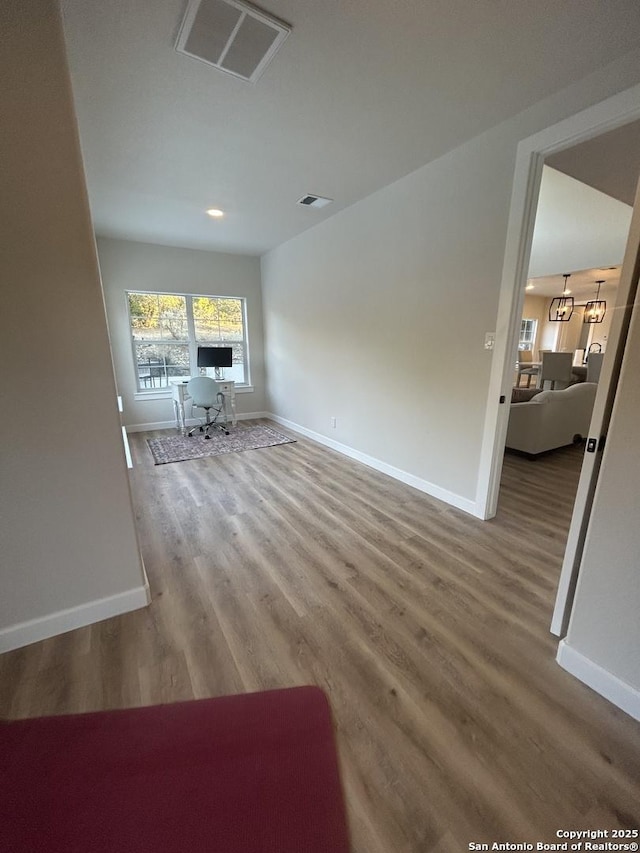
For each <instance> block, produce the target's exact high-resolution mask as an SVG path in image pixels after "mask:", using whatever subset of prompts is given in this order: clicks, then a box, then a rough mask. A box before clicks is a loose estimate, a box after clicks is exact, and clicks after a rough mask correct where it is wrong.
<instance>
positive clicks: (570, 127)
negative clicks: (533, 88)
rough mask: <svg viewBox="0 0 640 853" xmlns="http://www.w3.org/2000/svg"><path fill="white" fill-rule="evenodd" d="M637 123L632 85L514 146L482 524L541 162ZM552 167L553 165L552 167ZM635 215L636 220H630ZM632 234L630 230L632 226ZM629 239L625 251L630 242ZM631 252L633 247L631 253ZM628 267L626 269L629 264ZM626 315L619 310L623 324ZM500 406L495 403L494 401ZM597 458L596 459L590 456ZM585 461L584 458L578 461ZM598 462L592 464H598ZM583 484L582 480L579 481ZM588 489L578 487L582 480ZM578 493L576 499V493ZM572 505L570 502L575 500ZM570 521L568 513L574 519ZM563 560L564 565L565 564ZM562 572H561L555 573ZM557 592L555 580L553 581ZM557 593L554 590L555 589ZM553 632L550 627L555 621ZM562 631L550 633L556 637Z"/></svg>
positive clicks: (498, 445)
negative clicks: (515, 150) (515, 152)
mask: <svg viewBox="0 0 640 853" xmlns="http://www.w3.org/2000/svg"><path fill="white" fill-rule="evenodd" d="M639 118H640V86H636V87H634V88H633V89H631V90H628V91H627V92H624V93H621V94H620V95H617V96H615V97H613V98H610V99H608V100H607V101H604V102H602V103H601V104H598V105H596V106H595V107H592V108H590V109H589V110H585V111H584V112H583V113H580V114H578V115H577V116H573V117H572V118H570V119H567V120H565V121H564V122H561V123H559V124H558V125H555V126H553V127H551V128H548V129H547V130H545V131H543V132H541V133H539V134H537V135H536V136H534V137H531V138H529V139H528V140H524V141H523V142H521V143H520V146H519V148H518V157H517V163H516V171H515V177H514V187H513V195H512V204H511V211H510V217H509V226H508V234H507V245H506V251H505V260H504V267H503V277H502V288H501V298H500V305H499V311H498V323H497V332H496V352H495V356H494V363H493V366H492V375H491V382H490V404H489V406H488V415H487V420H486V428H485V435H484V440H483V449H482V456H481V466H480V476H479V480H478V491H477V495H476V504H477V506H478V508H479V510H480V513H481V514H482V515H483V517H484V518H491V517H493V515H495V512H496V507H497V501H498V493H499V487H500V474H501V471H502V462H503V452H504V443H505V438H506V431H507V421H508V414H509V412H508V405H505V403H506V401H507V400H509V397H510V390H511V386H512V384H513V366H514V363H515V353H516V349H517V335H518V332H519V329H520V319H521V317H522V307H523V303H524V287H525V283H526V278H527V273H528V271H529V264H530V259H531V249H532V241H533V233H534V225H535V218H536V210H537V203H538V195H539V191H540V185H541V180H542V173H543V167H544V165H545V162H547V161H548V162H551V161H552V160H553V158H554V157H556V155H557V156H558V157H561V156H565V155H566V154H567V152H569V153H570V152H571V149H573V148H574V147H575V146H577V145H580V144H581V143H586V142H588V141H591V140H597V139H599V138H600V137H603V136H604V135H605V134H607V133H608V132H610V131H616V130H618V129H621V128H624V127H626V126H627V125H629V126H631V124H632V123H634V122H637V121H638V119H639ZM556 162H557V161H556ZM639 218H640V217H638V216H636V217H635V219H639ZM632 230H633V226H632ZM632 237H633V240H637V241H638V242H639V243H640V226H639V230H638V234H637V235H632ZM633 240H632V239H631V238H630V240H629V245H630V244H631V243H632V242H633ZM636 249H637V247H636ZM629 251H630V249H629V246H628V248H627V257H626V258H625V266H626V267H629V263H631V258H630V256H629ZM631 266H632V267H633V266H634V264H633V263H631ZM631 278H632V276H627V279H628V280H627V281H626V283H625V287H626V288H627V293H626V294H625V293H624V288H622V289H621V295H620V300H619V303H618V304H619V305H620V304H621V303H622V308H624V304H626V305H628V296H629V288H631V286H632V281H631ZM617 313H618V320H617V322H616V324H615V328H614V329H613V330H612V335H614V336H615V338H616V340H619V339H620V337H621V335H623V334H624V332H625V319H624V316H623V315H624V314H625V311H624V310H622V311H619V312H617ZM628 313H629V312H628V311H627V312H626V315H627V319H626V322H627V323H628ZM620 357H621V355H620V354H619V355H618V356H616V357H612V358H611V359H610V364H609V367H608V370H607V371H605V374H606V375H604V374H603V380H605V381H606V382H607V383H609V382H610V381H611V383H612V385H611V387H612V393H611V394H609V393H607V392H606V391H604V390H603V391H600V390H599V392H598V397H599V398H600V399H599V401H598V402H597V403H596V406H595V407H594V421H595V418H596V414H598V416H599V417H600V418H605V419H606V412H607V408H608V409H609V411H610V406H611V403H612V396H613V394H614V393H615V379H616V377H617V371H619V362H620ZM498 401H500V402H498ZM593 455H594V456H599V455H600V454H597V453H596V454H593ZM585 458H586V457H585ZM598 464H599V463H598ZM597 467H598V466H597V465H595V466H594V465H592V466H591V470H590V472H588V476H585V477H583V476H582V475H581V483H580V485H579V488H578V493H579V497H580V498H581V501H582V507H583V509H582V512H583V517H582V519H578V520H577V521H576V519H575V518H574V521H576V523H575V524H574V523H573V522H572V531H570V535H569V539H570V540H571V538H572V535H573V538H574V540H575V541H574V542H573V543H572V542H571V541H569V542H568V549H569V546H571V547H574V548H575V549H576V551H575V554H574V558H573V562H574V563H576V564H577V562H579V553H578V552H579V547H580V541H579V540H580V534H579V532H576V531H579V530H580V528H581V527H582V529H584V525H585V519H588V505H589V500H588V497H589V496H588V492H589V490H591V492H592V489H593V483H594V477H595V475H596V474H597ZM583 480H584V481H585V482H583ZM587 480H588V481H589V483H590V485H589V486H587V485H586V481H587ZM581 490H582V492H583V494H582V495H580V492H581ZM576 506H578V500H576ZM574 515H575V513H574ZM565 562H566V560H565ZM563 572H564V569H563ZM572 584H573V585H575V573H574V577H573V579H572V581H571V582H570V583H568V585H567V589H566V590H565V593H566V595H565V602H564V614H563V617H562V619H561V620H560V622H561V623H562V626H563V627H564V626H566V614H567V612H568V608H570V597H571V592H570V589H569V587H570V586H571V585H572ZM561 586H562V582H561ZM561 592H562V590H561ZM555 621H556V629H557V628H558V624H559V623H558V620H555ZM562 629H563V628H561V629H560V631H558V630H556V631H554V633H559V635H562Z"/></svg>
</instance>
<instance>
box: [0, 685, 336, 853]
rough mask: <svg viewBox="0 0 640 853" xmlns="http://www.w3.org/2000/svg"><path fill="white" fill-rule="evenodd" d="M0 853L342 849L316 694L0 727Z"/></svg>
mask: <svg viewBox="0 0 640 853" xmlns="http://www.w3.org/2000/svg"><path fill="white" fill-rule="evenodd" d="M0 809H1V811H2V814H1V817H0V850H2V851H5V850H6V851H11V853H27V851H28V853H39V852H40V851H46V853H152V851H153V853H241V851H242V853H263V851H264V853H267V851H268V853H347V851H348V850H349V842H348V836H347V829H346V821H345V811H344V805H343V800H342V794H341V788H340V780H339V775H338V765H337V760H336V752H335V745H334V739H333V727H332V723H331V714H330V710H329V705H328V703H327V700H326V698H325V696H324V694H323V693H322V691H321V690H319V689H318V688H316V687H296V688H291V689H288V690H273V691H268V692H265V693H250V694H246V695H243V696H228V697H222V698H219V699H204V700H199V701H194V702H179V703H176V704H172V705H158V706H154V707H151V708H135V709H130V710H124V711H103V712H98V713H93V714H79V715H72V716H63V717H43V718H39V719H33V720H16V721H12V722H3V723H1V724H0Z"/></svg>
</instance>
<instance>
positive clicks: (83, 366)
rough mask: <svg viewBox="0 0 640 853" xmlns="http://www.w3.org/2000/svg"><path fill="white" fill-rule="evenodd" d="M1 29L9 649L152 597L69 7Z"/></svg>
mask: <svg viewBox="0 0 640 853" xmlns="http://www.w3.org/2000/svg"><path fill="white" fill-rule="evenodd" d="M0 31H1V32H2V34H3V37H2V50H1V51H0V77H1V79H2V86H1V87H0V114H2V115H3V116H4V117H5V120H4V122H3V130H2V134H0V162H1V164H2V165H1V167H0V175H1V181H2V186H1V188H0V233H1V234H2V252H1V253H0V280H1V281H2V285H3V294H2V311H1V312H0V324H1V330H0V345H1V348H2V364H3V377H2V383H1V385H0V393H1V394H2V398H3V399H2V413H3V417H2V419H1V421H0V436H1V437H0V448H2V458H1V467H2V476H1V487H0V488H1V493H0V504H1V505H0V519H1V525H2V531H1V533H2V535H1V539H2V546H1V551H0V559H1V563H0V650H2V649H7V648H11V647H13V646H16V645H23V644H24V643H27V642H31V641H33V640H36V639H39V638H41V637H43V636H49V635H51V634H52V633H56V632H57V631H58V630H62V629H63V628H68V627H73V626H75V625H78V624H85V623H86V622H88V621H93V619H94V618H98V617H99V616H106V615H109V614H111V613H114V612H122V611H124V610H127V609H131V608H132V607H135V606H140V605H141V604H144V603H146V594H145V592H144V583H145V581H144V576H143V568H142V564H141V560H140V556H139V552H138V545H137V540H136V533H135V528H134V522H133V512H132V506H131V500H130V494H129V482H128V477H127V470H126V463H125V458H124V451H123V446H122V434H121V431H120V424H119V415H118V409H117V401H116V390H115V383H114V378H113V370H112V366H111V357H110V352H109V341H108V336H107V326H106V321H105V314H104V305H103V301H102V293H101V289H100V279H99V274H98V267H97V261H96V255H95V245H94V240H93V230H92V226H91V220H90V216H89V210H88V204H87V198H86V191H85V185H84V174H83V170H82V162H81V157H80V149H79V143H78V138H77V130H76V120H75V114H74V110H73V104H72V98H71V88H70V83H69V77H68V72H67V67H66V59H65V51H64V42H63V36H62V29H61V24H60V19H59V13H58V9H57V5H56V4H55V3H54V2H53V0H32V2H30V3H21V2H18V0H8V2H5V3H3V4H2V6H1V7H0ZM105 600H106V601H105ZM74 608H75V609H74ZM70 609H71V611H72V612H71V613H68V612H63V611H69V610H70ZM25 623H27V624H25Z"/></svg>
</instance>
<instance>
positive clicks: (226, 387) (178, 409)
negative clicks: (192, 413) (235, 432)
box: [169, 379, 238, 432]
mask: <svg viewBox="0 0 640 853" xmlns="http://www.w3.org/2000/svg"><path fill="white" fill-rule="evenodd" d="M188 381H189V380H188V379H170V380H169V384H170V385H171V399H172V400H173V408H174V411H175V416H176V429H179V430H180V432H185V429H186V422H185V417H184V404H185V401H186V400H190V399H191V398H190V397H189V395H188V394H187V383H188ZM217 385H218V388H219V390H220V391H222V393H223V394H224V406H225V416H226V419H227V420H228V421H231V423H232V425H233V426H236V425H237V423H238V416H237V414H236V383H235V382H233V381H229V380H226V379H224V380H221V381H220V382H218V383H217Z"/></svg>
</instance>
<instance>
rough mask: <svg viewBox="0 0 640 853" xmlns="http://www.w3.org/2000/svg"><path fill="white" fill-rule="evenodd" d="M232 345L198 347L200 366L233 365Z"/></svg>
mask: <svg viewBox="0 0 640 853" xmlns="http://www.w3.org/2000/svg"><path fill="white" fill-rule="evenodd" d="M232 364H233V349H232V348H231V347H198V367H231V366H232Z"/></svg>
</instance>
